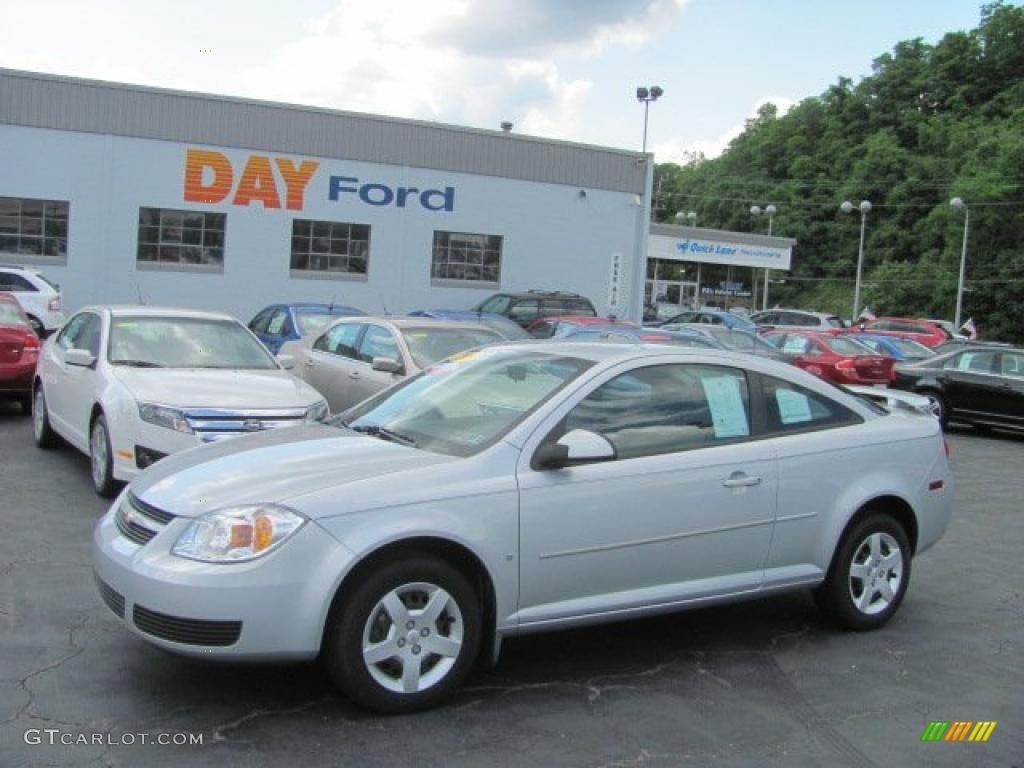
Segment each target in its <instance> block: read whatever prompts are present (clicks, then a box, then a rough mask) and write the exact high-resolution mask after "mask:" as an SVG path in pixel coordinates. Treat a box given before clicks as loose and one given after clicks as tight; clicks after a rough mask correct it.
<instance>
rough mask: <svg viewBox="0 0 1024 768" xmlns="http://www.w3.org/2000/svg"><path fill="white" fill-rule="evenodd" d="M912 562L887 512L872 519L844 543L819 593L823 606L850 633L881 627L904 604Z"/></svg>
mask: <svg viewBox="0 0 1024 768" xmlns="http://www.w3.org/2000/svg"><path fill="white" fill-rule="evenodd" d="M910 557H911V554H910V543H909V542H908V540H907V534H906V532H905V531H904V530H903V527H902V526H901V525H900V524H899V523H897V522H896V521H895V520H894V519H893V518H891V517H889V516H888V515H885V514H882V513H877V512H876V513H872V514H869V515H867V516H866V517H864V518H863V519H862V520H860V521H859V522H858V523H856V524H855V525H854V526H853V527H852V528H850V530H848V531H847V532H846V534H845V535H844V536H843V538H842V539H841V540H840V542H839V547H838V548H837V549H836V553H835V556H834V557H833V559H832V564H831V566H830V567H829V572H828V576H827V577H826V579H825V582H824V584H822V585H821V586H820V587H818V589H817V590H816V591H815V594H814V596H815V600H816V602H817V603H818V607H819V608H821V610H822V611H823V612H824V613H825V614H826V615H827V616H828V617H829V618H831V619H832V620H834V621H835V622H837V623H838V624H840V625H842V626H844V627H847V628H849V629H854V630H858V631H863V630H869V629H877V628H878V627H881V626H882V625H883V624H885V623H886V622H887V621H889V619H890V618H892V616H893V614H895V613H896V611H897V610H898V609H899V607H900V603H902V602H903V596H904V595H905V594H906V592H907V585H908V583H909V582H910Z"/></svg>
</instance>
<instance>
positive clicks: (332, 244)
mask: <svg viewBox="0 0 1024 768" xmlns="http://www.w3.org/2000/svg"><path fill="white" fill-rule="evenodd" d="M369 260H370V225H369V224H346V223H344V222H340V221H310V220H308V219H295V220H294V221H292V257H291V268H292V272H297V273H299V274H298V275H297V276H299V277H302V276H317V277H340V278H345V277H353V278H365V277H366V273H367V269H368V264H369Z"/></svg>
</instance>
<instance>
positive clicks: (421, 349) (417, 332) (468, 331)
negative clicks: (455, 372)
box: [402, 327, 502, 368]
mask: <svg viewBox="0 0 1024 768" xmlns="http://www.w3.org/2000/svg"><path fill="white" fill-rule="evenodd" d="M402 336H403V337H404V338H405V343H406V345H407V346H408V347H409V354H411V355H412V359H413V361H414V362H415V363H416V365H417V366H419V367H420V368H426V367H427V366H428V365H433V364H434V363H436V362H437V361H438V360H444V359H445V358H446V357H451V356H452V355H454V354H455V353H456V352H462V351H464V350H467V349H472V348H473V347H482V346H484V345H486V344H494V343H495V342H496V341H501V340H502V338H501V336H499V335H498V334H497V333H495V332H494V331H491V330H489V329H487V328H428V327H422V328H416V327H413V328H403V329H402Z"/></svg>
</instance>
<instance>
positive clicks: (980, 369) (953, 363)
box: [942, 352, 996, 373]
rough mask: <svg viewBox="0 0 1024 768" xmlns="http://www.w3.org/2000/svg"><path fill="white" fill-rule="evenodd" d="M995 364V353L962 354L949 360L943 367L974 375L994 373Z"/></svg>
mask: <svg viewBox="0 0 1024 768" xmlns="http://www.w3.org/2000/svg"><path fill="white" fill-rule="evenodd" d="M995 362H996V353H995V352H961V353H960V354H959V355H956V356H954V357H951V358H950V359H949V360H947V361H946V363H945V365H943V366H942V367H943V368H952V369H954V370H957V371H971V372H973V373H993V372H994V371H995Z"/></svg>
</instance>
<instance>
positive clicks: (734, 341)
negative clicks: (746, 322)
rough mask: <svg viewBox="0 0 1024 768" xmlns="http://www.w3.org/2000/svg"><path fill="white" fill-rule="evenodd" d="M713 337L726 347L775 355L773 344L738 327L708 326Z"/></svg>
mask: <svg viewBox="0 0 1024 768" xmlns="http://www.w3.org/2000/svg"><path fill="white" fill-rule="evenodd" d="M708 331H709V332H710V333H711V335H712V336H714V337H715V339H717V340H718V342H719V343H720V344H722V345H723V346H724V347H726V348H727V349H735V350H737V351H739V352H755V353H759V354H769V355H775V354H777V353H778V350H777V349H776V348H775V345H774V344H769V343H768V342H767V341H765V340H764V339H762V338H761V337H760V336H758V335H757V334H755V333H750V332H749V331H744V330H740V329H739V328H726V327H724V326H722V327H718V326H715V327H711V328H708Z"/></svg>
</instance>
